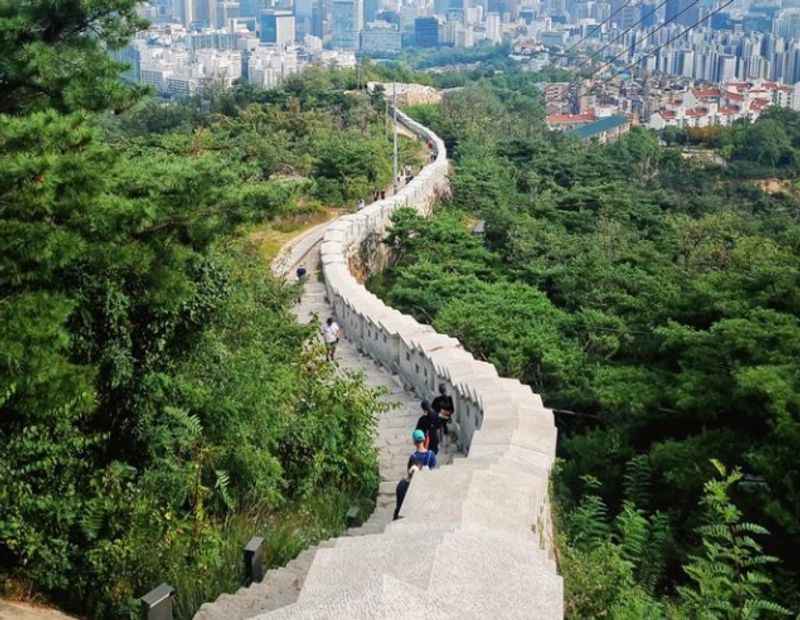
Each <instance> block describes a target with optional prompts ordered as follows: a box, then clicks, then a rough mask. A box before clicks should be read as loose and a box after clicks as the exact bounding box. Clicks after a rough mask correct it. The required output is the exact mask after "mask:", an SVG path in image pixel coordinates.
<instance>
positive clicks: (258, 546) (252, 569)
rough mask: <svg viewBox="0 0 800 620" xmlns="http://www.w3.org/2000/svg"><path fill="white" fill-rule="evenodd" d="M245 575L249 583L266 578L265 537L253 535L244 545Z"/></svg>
mask: <svg viewBox="0 0 800 620" xmlns="http://www.w3.org/2000/svg"><path fill="white" fill-rule="evenodd" d="M244 576H245V579H246V580H247V583H248V584H250V583H253V582H260V581H261V580H262V579H263V578H264V539H263V538H261V537H260V536H253V537H252V538H251V539H250V541H249V542H248V543H247V544H246V545H245V547H244Z"/></svg>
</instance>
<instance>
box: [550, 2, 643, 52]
mask: <svg viewBox="0 0 800 620" xmlns="http://www.w3.org/2000/svg"><path fill="white" fill-rule="evenodd" d="M631 2H633V0H627V2H625V4H623V5H622V6H621V7H619V8H618V9H617V10H616V11H614V12H613V13H611V15H609V16H608V17H607V18H606V19H604V20H603V21H602V22H600V23H599V24H597V25H596V26H594V27H593V28H592V30H591V32H589V33H588V34H587V35H586V36H585V37H583V38H582V39H581V40H580V41H578V42H577V43H574V44H572V45H570V46H569V47H568V48H567V49H566V50H564V52H562V54H559V56H562V55H564V56H566V55H567V54H569V53H570V52H571V51H572V50H574V49H575V48H576V47H578V46H579V45H580V44H581V43H583V42H584V41H585V40H586V39H588V38H589V37H590V36H592V35H593V34H594V33H595V32H597V31H598V30H600V28H602V27H603V26H605V25H606V24H607V23H608V22H610V21H611V20H612V19H614V18H615V17H616V16H617V15H619V14H620V13H621V12H622V11H623V9H624V8H625V7H626V6H628V5H629V4H630V3H631Z"/></svg>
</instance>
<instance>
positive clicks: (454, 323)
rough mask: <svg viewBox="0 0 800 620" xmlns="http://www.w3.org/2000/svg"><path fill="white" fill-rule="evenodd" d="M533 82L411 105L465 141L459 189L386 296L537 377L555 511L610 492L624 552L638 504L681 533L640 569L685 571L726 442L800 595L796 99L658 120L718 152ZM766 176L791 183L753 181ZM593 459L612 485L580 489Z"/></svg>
mask: <svg viewBox="0 0 800 620" xmlns="http://www.w3.org/2000/svg"><path fill="white" fill-rule="evenodd" d="M535 79H536V77H531V78H529V81H527V82H526V81H522V80H520V79H519V78H517V77H516V76H515V72H513V71H510V72H508V75H507V76H506V77H505V78H504V81H501V80H500V79H499V78H498V77H497V76H493V77H492V78H491V79H488V80H485V81H483V82H481V83H480V84H477V85H474V86H468V87H467V88H465V89H463V90H462V91H459V92H458V93H454V94H452V95H449V96H448V97H447V98H446V99H445V101H444V102H443V104H442V105H441V106H439V108H438V109H435V108H431V107H429V106H425V107H419V108H415V109H414V110H412V112H413V113H415V114H417V115H419V117H420V118H424V119H425V120H426V121H427V122H430V123H431V124H432V126H434V127H435V128H436V129H437V130H438V131H440V132H441V134H442V135H443V136H444V137H445V139H446V140H447V143H448V147H450V148H451V152H452V154H453V155H454V156H455V171H454V176H453V178H452V189H453V195H452V198H451V199H450V200H449V201H448V202H447V203H446V204H444V205H441V207H440V209H439V211H438V212H437V213H436V214H435V216H434V218H433V219H432V220H431V221H428V222H413V223H412V224H411V225H409V224H408V223H407V222H405V221H401V220H398V221H397V222H396V223H395V225H396V226H398V227H399V229H400V230H401V231H402V232H401V234H398V235H395V236H393V237H392V238H391V242H392V244H393V248H394V250H395V252H396V254H397V256H398V257H399V259H398V260H397V263H396V264H395V265H393V266H392V269H391V270H390V272H389V273H387V274H385V275H384V276H383V277H382V279H381V282H380V292H381V294H382V295H383V296H384V297H385V298H386V299H387V300H388V301H389V302H390V303H392V304H393V305H395V306H396V307H399V308H402V309H403V310H406V311H411V312H413V313H415V314H416V316H417V317H418V318H420V319H422V320H425V321H428V322H430V323H431V324H433V325H434V326H436V327H437V328H439V329H441V330H443V331H446V332H448V333H451V334H452V335H454V336H457V337H459V338H460V339H461V340H462V342H464V344H465V346H466V347H467V348H468V349H470V350H471V351H472V352H473V353H475V354H476V355H477V356H478V357H480V358H482V359H486V360H489V361H492V362H493V363H495V364H497V365H498V370H499V371H500V372H501V373H503V374H511V375H512V376H515V377H517V378H519V379H520V380H522V381H525V382H527V383H529V384H530V385H531V386H532V387H533V388H534V389H535V390H537V391H540V392H541V393H542V394H543V398H544V399H545V402H546V404H547V405H548V406H550V407H553V408H554V409H555V410H556V416H557V422H558V424H559V428H560V431H561V432H560V445H559V452H560V456H561V457H563V463H562V464H561V466H560V467H559V470H558V473H557V475H556V485H555V493H556V497H557V499H558V501H559V503H560V504H561V505H562V509H563V510H564V512H565V513H571V512H573V511H577V514H576V516H575V518H576V519H578V518H580V516H581V515H584V513H583V512H582V511H584V510H586V511H589V512H587V513H586V514H593V513H592V510H597V509H598V506H599V504H598V503H597V502H599V501H602V503H603V505H604V506H606V510H607V511H608V514H609V516H610V518H611V520H612V522H613V521H614V519H615V518H617V517H619V519H621V521H620V522H619V523H617V524H616V527H617V528H623V529H625V530H627V531H628V532H629V534H628V538H629V540H630V541H631V542H630V544H631V545H633V547H632V548H631V549H632V550H630V551H625V555H623V556H621V557H622V559H625V558H626V557H629V558H631V557H634V556H635V554H636V551H635V549H637V548H640V547H641V535H642V532H643V527H644V526H643V521H642V519H646V520H647V523H648V532H649V534H648V535H650V536H653V537H655V538H658V540H659V542H658V543H657V544H656V545H655V546H656V547H658V548H664V545H667V543H666V542H665V541H670V542H669V544H668V545H667V547H668V548H669V550H668V552H667V553H665V554H664V555H663V556H662V557H660V558H659V557H657V556H653V557H652V558H649V559H648V560H647V565H648V568H642V567H638V568H636V569H635V570H633V569H632V570H633V580H634V583H636V584H638V586H637V587H641V588H643V590H644V591H645V592H650V593H653V592H655V590H654V589H653V588H656V589H658V590H659V591H660V589H666V590H672V589H674V587H675V586H677V585H680V584H682V583H684V582H685V579H686V578H685V576H683V574H682V571H681V570H680V565H681V564H683V563H685V562H686V561H687V559H688V557H689V554H690V553H691V552H692V550H693V547H694V542H695V540H696V538H695V536H696V534H695V530H696V528H697V527H698V526H699V525H700V523H701V522H702V519H703V513H702V511H701V510H698V507H697V506H698V500H699V499H700V497H701V496H702V495H703V487H704V484H705V482H706V481H707V480H708V479H709V478H710V477H711V476H712V475H713V474H714V470H713V468H712V467H711V466H710V465H709V460H708V459H709V458H710V457H715V458H718V459H719V460H720V461H721V462H724V463H726V464H728V466H730V467H736V466H739V467H741V468H742V470H743V471H746V472H747V475H748V479H749V480H750V482H749V484H748V485H746V486H745V487H743V488H746V492H744V491H743V493H742V496H741V498H740V506H741V508H740V509H741V510H742V512H743V514H744V515H745V520H747V521H752V522H761V523H764V524H766V525H768V526H769V528H770V530H771V531H773V532H774V533H775V543H774V546H773V547H772V548H770V551H771V552H773V553H774V554H775V555H776V556H780V557H781V560H782V562H783V564H784V568H782V569H781V570H777V569H776V568H774V567H771V566H767V567H765V569H764V570H765V573H766V574H768V575H769V577H770V578H771V579H774V580H780V584H781V592H780V595H781V599H780V600H782V601H785V602H786V604H787V606H796V605H797V602H798V601H800V589H798V587H797V583H798V580H797V575H798V574H800V563H798V561H797V558H798V557H800V555H798V550H800V529H799V528H798V523H800V502H798V496H797V489H798V488H800V481H798V469H797V467H796V465H795V463H794V461H793V456H792V455H794V454H796V453H797V451H798V450H800V423H798V412H800V396H798V395H800V379H799V378H800V372H798V363H797V359H798V353H799V351H798V350H797V343H799V342H800V331H798V327H799V326H800V323H798V321H800V297H798V290H800V243H798V239H800V220H798V213H800V211H798V205H800V202H798V200H800V198H798V195H797V194H796V192H795V188H794V186H793V185H792V184H791V183H789V181H791V179H793V178H794V177H795V176H796V161H795V155H794V153H795V150H796V149H797V148H800V114H797V113H795V112H791V111H789V110H778V109H774V110H770V111H769V112H768V113H767V114H765V115H763V117H762V118H761V119H760V120H759V121H758V122H757V123H753V124H737V125H736V126H735V127H733V128H730V129H727V128H722V129H719V130H716V129H715V130H714V131H708V132H704V133H703V134H702V135H701V134H699V133H697V132H692V133H689V134H687V135H685V136H684V135H673V136H669V135H668V136H666V137H667V138H669V140H668V142H670V143H671V144H683V143H688V142H693V143H698V144H702V145H704V146H706V147H710V148H716V147H719V149H720V153H721V154H722V156H723V157H724V158H727V160H728V162H727V163H728V165H727V167H722V166H720V165H719V163H713V162H712V163H705V162H704V160H702V159H683V158H682V157H681V153H680V151H679V150H678V149H677V148H674V147H664V146H662V145H660V144H659V142H658V139H657V137H656V136H655V135H654V134H652V133H650V132H647V131H645V130H642V129H634V130H632V131H631V132H630V133H629V134H628V135H626V136H625V137H624V138H623V139H620V140H618V141H617V142H615V143H613V144H610V145H592V144H590V145H584V144H579V143H578V142H577V141H574V140H571V139H569V138H568V137H566V136H564V135H562V134H557V133H551V132H548V131H547V130H546V128H545V127H544V126H543V124H542V123H541V122H540V120H539V119H540V118H541V116H539V115H537V114H535V113H533V109H535V108H536V107H537V106H538V107H539V109H541V105H540V103H538V98H537V96H536V93H535V92H534V91H533V89H532V88H531V87H532V86H533V85H534V84H535V81H534V80H535ZM506 88H508V89H509V90H511V91H513V93H514V94H515V95H517V96H518V97H519V98H521V99H515V97H514V96H509V95H508V94H507V93H506V91H505V90H504V89H506ZM528 99H529V100H530V102H529V103H530V107H531V111H529V112H524V110H525V106H521V105H519V101H520V100H522V101H527V100H528ZM712 154H713V153H712ZM710 159H714V158H710ZM714 161H716V162H719V161H720V157H716V158H715V159H714ZM758 175H763V176H770V177H771V176H776V175H777V176H778V179H777V180H776V181H774V182H772V181H771V183H777V184H778V185H779V186H780V187H782V188H783V191H781V192H775V191H772V190H770V191H771V192H772V193H767V192H765V191H763V190H762V188H768V184H767V183H754V182H753V181H751V180H748V178H747V177H750V178H752V177H753V176H758ZM478 219H481V220H484V222H485V234H484V235H483V236H482V237H481V238H479V239H476V238H475V237H474V235H472V234H470V228H471V227H472V226H473V225H474V223H475V222H476V221H477V220H478ZM442 227H446V228H452V229H455V231H453V230H448V231H442V230H441V228H442ZM443 239H452V240H453V241H452V242H451V243H445V244H441V243H439V240H443ZM451 245H456V246H458V249H453V248H452V247H451ZM587 475H588V476H594V477H596V478H597V479H599V480H601V481H602V483H603V484H602V487H601V488H600V489H598V490H596V491H595V492H592V493H590V494H589V495H593V496H596V497H595V499H592V500H591V501H589V500H585V501H583V502H582V500H580V499H579V498H581V497H584V496H585V494H586V483H585V480H586V476H587ZM626 500H628V502H629V503H626ZM586 502H588V503H586ZM634 507H635V508H634ZM640 513H641V514H640ZM584 516H585V515H584ZM640 517H641V518H640ZM584 521H591V519H590V518H588V517H587V518H585V519H584ZM567 522H569V519H567ZM565 527H567V526H565ZM567 529H568V530H569V527H567ZM578 529H579V530H580V531H581V532H584V535H585V532H586V531H588V530H586V529H585V527H581V528H578ZM656 532H658V533H656ZM573 536H577V534H575V533H574V532H569V534H568V536H567V539H569V540H571V539H572V537H573ZM612 536H617V534H614V533H613V532H612ZM620 540H621V539H620ZM636 541H639V542H636ZM619 544H620V545H622V542H619ZM620 553H622V551H620ZM654 584H657V585H654ZM642 604H643V605H644V607H641V609H646V608H647V605H649V603H648V602H647V601H645V602H644V603H642ZM631 609H639V607H636V606H634V607H632V608H631ZM668 611H669V610H667V609H666V608H665V610H664V613H667V612H668ZM620 613H621V612H620ZM626 613H627V612H626ZM630 613H634V612H630ZM590 615H591V614H587V616H590Z"/></svg>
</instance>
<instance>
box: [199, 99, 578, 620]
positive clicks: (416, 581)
mask: <svg viewBox="0 0 800 620" xmlns="http://www.w3.org/2000/svg"><path fill="white" fill-rule="evenodd" d="M397 116H398V120H399V121H400V122H401V123H402V124H403V125H405V127H406V128H407V129H408V130H409V131H411V132H412V133H414V134H415V135H417V136H418V137H420V138H421V139H423V140H425V141H426V143H427V144H429V145H431V148H432V155H433V161H432V162H431V163H430V164H429V165H427V166H426V167H425V168H424V169H423V170H422V171H421V172H420V174H419V175H417V178H415V179H414V180H412V181H411V183H409V184H408V185H407V186H405V187H404V188H403V189H402V190H401V191H399V192H398V193H397V194H396V195H393V196H391V197H390V198H388V199H386V200H380V201H378V202H376V203H373V204H371V205H368V206H366V207H365V208H363V209H361V210H359V211H358V212H357V213H353V214H349V215H345V216H342V217H340V218H338V219H337V220H336V221H334V222H333V223H330V224H328V225H326V226H321V227H319V228H318V229H313V230H312V231H310V232H309V233H308V234H307V235H305V236H304V237H303V239H301V240H299V241H298V243H297V244H295V245H294V246H293V248H291V249H290V251H289V252H287V253H286V254H284V255H283V256H282V257H281V258H280V260H279V263H280V265H279V266H277V267H275V270H276V272H278V273H282V274H284V275H285V274H287V273H289V272H290V271H291V267H292V266H293V265H299V264H302V265H303V266H304V267H305V268H306V270H307V272H308V276H307V281H306V282H305V283H304V286H303V292H302V295H301V298H300V300H299V303H298V304H297V307H296V314H297V317H298V319H299V320H300V321H301V322H317V324H319V322H320V321H323V320H325V318H327V317H328V316H332V315H333V316H335V317H336V320H337V322H338V323H339V324H340V325H341V326H342V328H343V333H344V337H345V339H344V340H343V341H342V342H340V344H339V346H338V347H337V350H336V361H337V364H338V365H339V368H340V369H341V370H342V371H344V370H357V371H360V372H362V373H363V375H364V378H365V381H366V382H367V384H368V385H370V386H375V387H378V386H380V387H383V388H385V389H386V392H387V398H388V399H389V400H390V401H393V402H394V403H395V404H396V406H395V407H394V408H391V409H389V410H388V411H385V412H383V413H381V415H380V419H379V420H378V424H377V432H376V438H375V441H376V446H377V448H378V451H379V457H380V458H379V460H380V475H381V481H382V482H381V485H380V492H379V495H378V500H377V506H376V509H375V512H374V513H373V515H372V516H371V517H370V518H369V519H368V520H367V521H366V522H365V523H364V524H362V525H360V526H358V527H353V528H350V529H349V530H347V532H346V535H344V536H341V537H338V538H336V539H332V540H327V541H324V542H323V543H321V544H319V545H317V546H315V547H313V548H311V549H308V550H306V551H304V552H303V553H301V554H300V555H299V556H298V557H297V558H295V559H294V560H292V561H291V562H289V563H288V564H287V565H286V566H285V567H282V568H279V569H275V570H271V571H269V572H268V573H267V575H266V577H265V579H264V580H263V581H262V582H261V583H258V584H253V585H252V586H250V587H249V588H243V589H241V590H239V592H237V593H235V594H232V595H223V596H221V597H219V599H217V601H216V602H214V603H211V604H206V605H204V606H203V607H202V608H201V609H200V611H199V612H198V614H197V616H196V618H198V619H202V620H211V619H219V620H222V619H223V618H224V619H225V620H235V619H238V618H259V619H261V620H283V619H287V620H288V619H292V620H297V619H304V618H308V619H315V620H316V619H322V618H331V619H333V618H336V619H338V618H343V617H347V618H350V619H360V618H364V619H367V618H369V619H373V618H375V619H385V620H395V619H405V618H408V619H411V618H412V617H413V618H418V617H420V616H423V617H430V618H436V619H439V618H453V619H456V618H458V619H465V618H466V619H471V618H475V619H478V618H487V617H493V618H504V619H505V618H508V619H519V620H531V619H540V618H541V619H547V620H550V619H556V618H562V617H563V584H562V580H561V577H560V576H559V575H558V571H557V566H556V563H555V560H554V556H553V545H552V525H551V519H550V508H549V498H548V480H549V473H550V469H551V467H552V464H553V461H554V458H555V443H556V429H555V425H554V422H553V415H552V412H551V411H550V410H549V409H546V408H545V407H544V406H543V404H542V399H541V398H540V397H539V396H538V395H537V394H534V393H533V392H532V391H531V389H530V387H528V386H525V385H523V384H521V383H520V382H519V381H516V380H511V379H504V378H502V377H499V376H498V374H497V370H496V369H495V368H494V366H492V365H491V364H489V363H486V362H482V361H479V360H475V359H474V358H473V357H472V355H471V354H469V353H468V352H467V351H465V350H464V349H463V347H461V345H460V343H459V342H458V341H457V340H455V339H454V338H450V337H448V336H446V335H443V334H437V333H436V332H435V331H434V330H433V328H432V327H430V326H427V325H422V324H419V323H417V322H416V321H415V320H414V319H413V318H411V317H408V316H405V315H402V314H401V313H399V312H397V311H396V310H394V309H392V308H389V307H387V306H386V305H385V304H383V302H382V301H381V300H379V299H378V298H377V297H375V296H374V295H372V294H371V293H369V292H368V291H367V290H366V289H365V288H364V287H363V286H362V285H361V284H360V281H359V279H358V278H363V277H364V275H365V274H369V273H370V272H372V271H374V270H375V269H380V268H381V267H382V265H383V264H385V258H386V257H385V255H382V254H381V249H380V248H379V246H376V244H375V243H374V240H375V238H380V237H381V236H383V234H384V233H385V231H386V228H387V226H388V225H389V218H390V216H391V214H392V213H393V212H394V211H395V210H397V209H399V208H401V207H412V208H414V209H416V210H417V211H419V212H420V213H423V214H425V213H428V212H429V211H430V208H431V205H432V203H433V202H434V201H435V200H436V199H437V197H438V195H439V194H440V193H442V192H446V191H447V189H448V188H447V171H448V162H447V158H446V154H445V149H444V144H443V143H442V141H441V140H440V139H439V137H438V136H436V135H435V134H433V133H432V132H431V131H429V130H428V129H427V128H425V127H423V126H421V125H419V124H418V123H416V122H414V121H413V120H411V119H410V118H408V117H407V116H405V115H404V114H402V113H400V112H398V114H397ZM365 248H366V249H367V250H368V251H365ZM318 274H321V275H322V278H320V277H319V275H318ZM323 282H324V283H323ZM438 383H443V384H445V385H446V386H447V387H448V389H449V390H450V391H451V393H452V394H453V397H454V400H455V408H456V414H455V419H454V420H453V422H452V423H451V428H450V432H449V434H448V439H447V441H446V442H445V444H444V445H443V446H442V449H441V450H440V456H441V457H442V458H441V459H440V460H441V464H442V466H441V467H439V468H436V469H433V470H429V471H428V470H422V471H419V472H417V473H416V474H415V475H414V478H413V479H412V481H411V485H410V488H409V490H408V493H407V495H406V498H405V501H404V503H403V506H402V510H401V513H400V517H401V518H400V519H399V520H396V521H392V520H391V519H392V509H393V507H394V499H395V498H394V488H395V485H396V483H397V481H398V480H400V479H401V478H402V477H403V476H404V475H405V473H406V472H405V468H406V465H407V460H408V454H409V453H410V451H411V445H410V441H409V439H410V433H411V430H412V429H413V428H414V426H415V423H416V420H417V418H418V416H419V415H420V413H421V411H420V405H419V403H420V399H421V398H428V397H430V395H431V394H433V393H434V390H435V389H436V385H437V384H438ZM456 447H460V448H462V449H463V450H464V451H465V452H466V453H467V454H468V456H466V455H461V454H457V453H456V452H457V451H456V450H455V448H456Z"/></svg>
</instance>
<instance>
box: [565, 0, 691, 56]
mask: <svg viewBox="0 0 800 620" xmlns="http://www.w3.org/2000/svg"><path fill="white" fill-rule="evenodd" d="M667 2H669V0H662V1H661V4H659V5H658V6H657V7H656V8H655V9H653V12H652V13H650V15H652V14H653V13H655V12H656V11H658V9H660V8H661V7H662V6H664V5H665V4H666V3H667ZM698 2H700V0H693V2H692V3H691V4H689V5H687V6H686V7H685V8H684V9H683V10H682V11H680V12H678V13H676V14H675V15H674V16H673V17H672V18H671V19H665V20H664V21H663V22H662V23H661V24H659V25H658V26H656V27H655V28H654V29H653V30H652V31H651V32H650V33H649V34H647V35H645V37H644V38H643V39H641V40H644V39H647V38H648V37H651V36H653V35H654V34H655V33H656V32H658V31H659V30H661V29H662V28H664V27H665V26H668V25H669V24H671V23H672V22H674V21H675V20H676V19H678V18H679V17H680V16H681V15H683V14H684V13H685V12H686V11H688V10H689V9H691V8H692V7H693V6H695V5H696V4H697V3H698ZM643 21H644V17H643V18H642V19H640V20H639V21H638V22H636V23H635V24H633V25H632V26H629V27H628V28H626V29H625V30H623V31H622V32H621V33H619V34H618V35H617V36H616V37H614V38H613V39H611V40H610V41H609V42H608V43H606V44H605V45H604V46H603V47H601V48H600V49H599V50H597V51H596V52H595V53H594V54H592V55H591V57H590V58H589V59H588V60H586V61H584V62H582V63H581V64H580V65H579V66H578V67H577V68H576V69H575V71H580V70H581V69H583V67H585V66H586V65H587V64H591V63H592V62H594V60H595V59H596V58H597V56H598V55H599V54H600V53H601V52H602V51H603V50H604V49H606V48H607V47H608V46H610V45H612V44H614V43H615V42H617V41H619V40H620V39H621V38H622V37H624V36H625V35H626V34H628V33H629V32H630V31H631V30H633V29H634V28H636V26H638V25H639V24H641V23H642V22H643ZM641 40H640V41H636V42H634V46H636V45H637V44H638V43H639V42H641ZM625 51H626V50H623V51H622V52H620V53H619V54H617V55H616V56H614V58H613V59H612V60H611V62H613V61H614V60H616V59H617V58H619V57H620V56H622V55H623V54H624V53H625Z"/></svg>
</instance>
